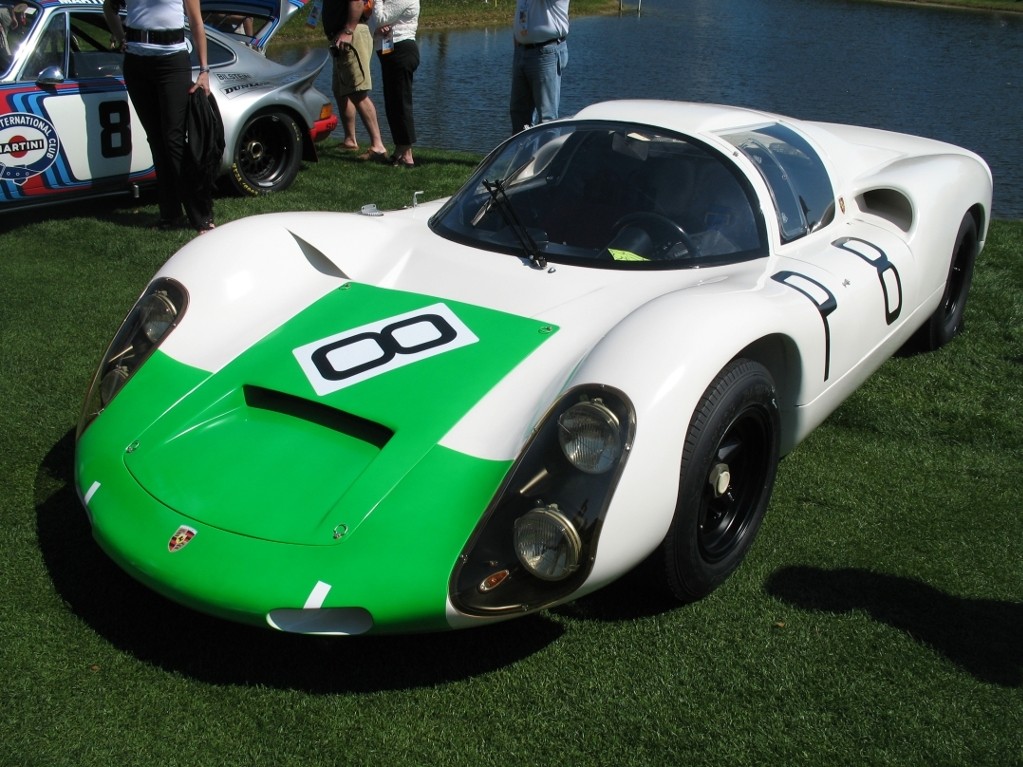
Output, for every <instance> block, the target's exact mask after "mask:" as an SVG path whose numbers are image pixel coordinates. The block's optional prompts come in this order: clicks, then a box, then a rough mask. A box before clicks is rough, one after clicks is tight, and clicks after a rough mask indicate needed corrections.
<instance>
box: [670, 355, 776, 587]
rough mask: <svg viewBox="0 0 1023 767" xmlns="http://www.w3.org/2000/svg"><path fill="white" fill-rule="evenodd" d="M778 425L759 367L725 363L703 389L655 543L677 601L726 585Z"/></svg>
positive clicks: (764, 491)
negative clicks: (669, 511)
mask: <svg viewBox="0 0 1023 767" xmlns="http://www.w3.org/2000/svg"><path fill="white" fill-rule="evenodd" d="M779 424H780V420H779V415H778V403H777V400H776V397H775V390H774V381H773V379H772V378H771V374H770V373H769V372H768V371H767V369H766V368H765V367H764V366H763V365H760V364H759V363H756V362H753V361H751V360H744V359H740V360H735V361H733V362H731V363H730V364H729V365H728V366H726V367H725V369H724V370H722V371H721V372H720V373H719V374H718V377H717V378H716V379H715V380H714V382H713V383H711V385H710V386H709V387H707V390H706V391H705V392H704V394H703V397H702V398H701V400H700V403H699V405H697V408H696V412H695V413H694V414H693V419H692V421H691V423H690V426H689V433H688V434H687V435H686V441H685V446H684V448H683V452H682V468H681V474H680V478H679V492H678V503H677V505H676V507H675V517H674V519H673V520H672V523H671V528H670V529H669V530H668V534H667V536H666V537H665V539H664V542H663V543H662V544H661V555H662V561H663V564H664V574H665V579H666V582H667V585H668V587H669V588H670V589H671V591H672V593H673V594H674V595H675V596H676V597H678V599H680V600H682V601H683V602H692V601H695V600H697V599H700V598H702V597H705V596H706V595H707V594H709V593H710V592H712V591H713V590H714V589H716V588H717V587H718V586H720V585H721V584H722V583H724V581H725V580H726V579H727V578H728V576H729V575H730V574H731V573H732V571H734V570H735V568H737V567H738V566H739V564H740V563H741V562H742V560H743V558H744V557H745V556H746V552H747V551H748V550H749V548H750V546H751V545H752V544H753V539H754V538H755V537H756V534H757V530H758V529H759V527H760V523H761V521H762V520H763V518H764V513H765V512H766V511H767V504H768V501H770V499H771V490H772V488H773V487H774V477H775V473H776V471H777V468H778V458H779V451H780V448H779V431H780V427H779Z"/></svg>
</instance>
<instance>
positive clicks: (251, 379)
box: [104, 283, 555, 545]
mask: <svg viewBox="0 0 1023 767" xmlns="http://www.w3.org/2000/svg"><path fill="white" fill-rule="evenodd" d="M553 332H555V329H553V328H551V327H550V326H546V325H544V324H543V323H540V322H537V321H536V320H531V319H527V318H522V317H517V316H514V315H509V314H504V313H501V312H495V311H493V310H489V309H485V308H481V307H477V306H472V305H468V304H460V303H457V302H452V301H443V300H438V299H437V298H434V297H429V296H423V295H418V294H413V293H405V292H399V291H393V290H386V289H382V288H375V287H372V286H368V285H361V284H351V283H349V284H346V285H344V286H342V287H341V288H339V289H337V290H334V291H332V292H331V293H330V294H328V295H327V296H324V297H323V298H322V299H320V300H319V301H317V302H316V303H315V304H313V305H312V306H310V307H309V308H308V309H306V310H305V311H303V312H301V313H300V314H298V315H296V316H295V317H293V318H292V319H291V320H289V321H287V322H285V323H284V324H283V325H281V326H280V327H279V328H278V329H277V330H275V331H274V332H273V333H271V334H270V335H268V336H267V337H266V338H264V339H263V340H262V341H260V342H259V343H257V344H255V345H253V346H252V347H251V348H250V349H248V350H247V351H245V352H244V353H243V354H241V355H239V357H238V358H236V359H235V360H233V361H232V362H230V363H229V364H228V365H226V366H225V367H224V369H223V370H221V371H219V372H217V373H216V374H214V375H211V376H209V377H208V378H207V380H205V381H203V382H202V383H201V384H199V385H198V386H195V379H194V373H193V372H192V371H191V370H190V369H183V370H182V371H181V375H177V376H175V375H173V374H169V373H170V371H169V370H167V369H165V368H166V367H168V365H167V364H166V363H167V362H169V361H168V360H166V359H165V358H162V359H159V361H156V360H157V358H156V357H154V359H153V360H151V361H150V362H149V363H147V365H146V366H144V368H143V369H142V370H140V371H139V374H138V376H139V380H138V381H131V382H129V385H128V386H126V387H125V390H124V391H122V392H121V394H120V395H119V396H118V398H117V399H116V400H115V401H114V403H112V405H111V408H110V409H111V410H113V409H115V408H118V409H120V408H122V407H124V408H130V409H131V410H134V411H135V412H134V415H133V416H131V417H129V421H131V420H134V422H135V423H143V424H144V423H151V424H152V425H151V426H150V427H149V428H148V429H145V430H144V431H142V433H140V434H137V435H132V438H131V440H129V441H136V442H137V444H136V445H135V446H134V448H133V450H132V452H131V453H130V454H128V455H127V456H126V458H125V463H126V466H127V467H128V469H129V471H130V472H131V473H132V474H133V475H134V477H135V478H136V480H137V481H138V482H139V483H140V484H141V485H142V486H143V487H145V488H146V490H147V491H148V492H149V493H151V494H152V495H153V496H155V497H156V498H159V499H160V500H161V501H162V502H163V503H165V504H167V505H168V506H170V507H171V508H173V509H175V510H177V511H178V512H179V513H181V514H185V515H187V516H189V517H191V518H193V519H196V520H198V521H201V522H203V523H206V524H209V525H212V526H214V527H217V528H220V529H223V530H227V531H231V532H234V533H237V534H241V535H245V536H250V537H255V538H263V539H267V540H276V541H282V542H289V543H303V544H314V545H330V544H332V543H334V542H335V540H336V539H335V537H334V536H335V534H336V531H337V530H338V529H339V528H338V525H339V524H342V525H343V526H344V528H343V529H345V530H348V531H354V529H355V528H357V527H358V526H359V525H360V524H362V522H363V520H365V519H366V517H367V516H368V515H369V514H370V513H371V512H373V510H374V508H375V507H376V506H377V505H378V504H380V503H381V502H382V500H383V499H385V498H387V497H388V495H389V494H390V493H392V492H393V491H394V490H395V488H397V487H398V486H399V485H400V484H401V483H402V481H403V479H404V478H405V477H406V475H408V473H409V472H411V471H412V469H413V468H414V467H415V466H416V465H417V463H418V462H420V461H421V460H422V459H423V457H424V456H425V455H427V453H428V452H429V451H430V450H431V449H432V448H434V446H436V445H437V444H438V442H439V441H440V439H441V438H443V436H444V435H445V434H446V433H447V432H448V431H449V430H450V429H451V428H452V427H453V426H454V424H455V423H457V422H458V420H459V419H460V418H461V417H462V416H463V415H464V414H465V413H466V412H467V411H468V410H469V409H471V408H472V407H473V406H474V405H475V404H476V403H477V402H478V401H479V400H480V399H481V398H482V397H483V396H484V395H485V394H486V393H487V392H488V391H490V389H491V388H493V386H495V385H496V384H497V383H498V382H499V381H500V380H501V379H502V378H503V377H504V376H506V375H507V374H508V373H509V372H510V371H511V370H512V369H513V368H514V367H515V366H516V365H518V364H519V363H520V362H521V361H522V360H523V359H525V358H526V357H527V356H528V355H529V354H530V353H532V352H533V351H534V350H535V349H537V348H538V347H539V346H540V345H541V344H542V343H543V342H544V341H545V340H546V339H547V338H550V337H551V335H552V333H553ZM150 365H152V366H153V367H154V368H157V367H159V368H160V369H161V370H162V373H163V375H161V377H160V379H159V384H156V385H157V386H158V387H159V389H160V390H161V394H160V398H161V399H162V400H168V399H169V400H170V401H174V400H176V399H178V398H182V399H181V401H180V402H178V403H177V404H176V405H175V406H174V407H172V408H171V409H170V410H168V411H167V412H165V413H164V414H163V415H162V416H161V415H160V410H153V409H151V408H150V406H149V405H148V404H147V399H146V398H145V395H144V393H143V392H144V391H145V389H146V388H148V386H153V385H154V384H149V385H148V386H133V384H136V383H138V384H142V383H143V381H144V379H145V378H146V376H144V373H145V372H147V371H146V368H148V367H149V366H150ZM353 370H354V371H355V373H354V374H351V373H352V371H353ZM331 376H333V377H335V379H336V380H333V381H331V380H329V379H330V378H331ZM353 378H357V379H358V380H348V379H353ZM179 381H180V384H181V386H180V389H179V390H178V391H177V392H175V393H174V394H168V392H170V391H174V389H175V388H177V386H178V382H179ZM324 381H326V382H327V384H326V385H324ZM339 382H340V383H341V384H343V385H341V386H340V387H339V386H337V384H338V383H339ZM193 387H194V388H193ZM317 388H319V392H320V393H318V392H317ZM190 389H191V391H190ZM129 392H131V393H132V394H131V395H129ZM135 397H137V398H138V399H137V400H136V401H135V403H134V404H133V403H132V400H133V399H135ZM122 398H123V400H124V401H123V402H122V401H121V400H122ZM106 415H107V414H104V417H106ZM154 419H156V420H155V422H154ZM417 492H418V493H448V492H451V489H450V488H445V487H444V483H441V482H438V483H435V484H434V485H433V486H430V485H425V486H423V487H420V488H417ZM487 500H488V499H480V508H481V509H482V508H483V507H484V506H485V505H486V501H487ZM390 513H392V514H397V515H400V514H414V513H415V511H414V509H409V510H407V511H401V510H399V509H395V508H392V510H391V512H390ZM394 523H395V524H403V522H402V521H401V520H399V519H396V520H394Z"/></svg>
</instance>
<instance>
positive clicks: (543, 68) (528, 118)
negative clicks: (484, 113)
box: [510, 0, 569, 133]
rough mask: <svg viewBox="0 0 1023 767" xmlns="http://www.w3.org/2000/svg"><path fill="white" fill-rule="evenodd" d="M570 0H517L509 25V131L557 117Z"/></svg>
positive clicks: (566, 49) (516, 131) (516, 130)
mask: <svg viewBox="0 0 1023 767" xmlns="http://www.w3.org/2000/svg"><path fill="white" fill-rule="evenodd" d="M568 4H569V0H516V6H515V18H514V19H513V21H512V29H513V31H514V34H515V51H514V53H513V54H512V82H511V100H510V112H511V124H512V133H518V132H519V131H520V130H522V129H523V128H528V127H529V126H530V125H535V124H537V123H542V122H547V121H548V120H556V119H557V117H558V105H559V104H560V102H561V75H562V73H563V72H564V71H565V67H566V66H568V42H567V40H568Z"/></svg>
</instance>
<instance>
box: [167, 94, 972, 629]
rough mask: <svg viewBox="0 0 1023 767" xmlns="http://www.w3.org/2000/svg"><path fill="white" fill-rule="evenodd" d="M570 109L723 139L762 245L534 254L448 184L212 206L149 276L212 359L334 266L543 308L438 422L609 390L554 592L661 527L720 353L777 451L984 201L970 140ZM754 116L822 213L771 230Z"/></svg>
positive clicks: (468, 430) (176, 354)
mask: <svg viewBox="0 0 1023 767" xmlns="http://www.w3.org/2000/svg"><path fill="white" fill-rule="evenodd" d="M570 122H572V123H579V122H582V123H589V122H594V123H600V124H604V123H606V124H609V125H615V124H624V125H627V126H628V125H633V126H643V127H645V126H654V127H656V128H657V129H658V130H660V131H664V132H667V133H670V134H674V133H677V134H680V135H683V136H686V137H692V138H693V139H696V140H698V141H699V142H702V143H703V144H704V145H705V146H706V147H708V148H710V149H711V150H712V151H717V152H719V153H720V154H721V155H722V156H724V157H726V158H728V161H730V162H732V163H734V165H735V166H736V168H737V170H738V173H739V174H741V175H742V176H744V178H745V179H746V182H747V183H748V185H749V188H750V189H752V190H753V191H754V193H755V195H756V198H757V199H758V200H759V201H760V206H761V209H762V212H763V214H764V215H763V221H764V225H765V227H766V248H765V250H764V252H763V254H762V257H758V258H751V259H746V260H740V261H738V262H735V263H721V264H710V265H707V266H705V267H702V268H679V269H657V270H621V269H616V268H591V266H589V265H577V264H575V263H571V262H566V261H559V260H557V259H556V258H555V257H553V256H552V257H551V261H550V262H549V263H548V264H546V265H544V268H537V267H536V265H535V264H531V263H529V261H528V259H525V258H520V257H509V256H508V255H503V254H495V253H489V252H483V251H481V250H479V249H477V248H474V247H471V246H469V245H467V244H464V243H461V242H456V241H453V240H452V239H449V238H445V237H442V236H439V235H438V234H437V233H436V231H431V226H430V221H431V218H434V217H438V216H441V215H442V214H443V209H444V206H445V204H446V202H447V201H446V200H439V201H435V202H430V203H427V204H422V205H417V206H414V207H410V208H407V209H404V210H400V211H393V212H386V213H384V214H383V215H360V214H335V213H282V214H274V215H269V216H261V217H256V218H250V219H246V220H244V221H239V222H235V223H230V224H227V225H225V226H222V227H219V228H218V229H217V230H216V232H214V233H212V234H211V235H210V236H206V237H202V238H199V239H197V240H194V241H192V242H191V243H189V244H188V245H186V246H185V247H184V248H183V249H182V250H181V251H180V252H179V253H177V254H176V255H175V256H174V257H173V258H171V259H170V260H169V261H168V262H167V263H166V265H165V266H164V267H163V268H162V269H161V270H160V272H159V273H158V275H157V279H159V278H170V279H173V280H175V281H177V282H179V283H180V284H182V285H184V286H186V287H187V290H188V296H189V306H188V312H187V315H186V318H185V320H184V321H182V322H181V323H180V324H179V325H178V327H176V328H175V330H174V332H173V333H170V334H169V335H168V336H167V337H166V339H165V340H164V341H163V343H162V345H161V347H160V348H161V350H162V352H164V353H165V354H167V355H169V356H170V357H172V358H174V359H175V360H177V361H178V362H180V363H182V364H184V365H187V366H190V367H193V368H196V369H200V370H203V371H210V372H211V373H216V371H218V370H220V369H222V368H224V366H226V365H228V364H229V363H230V362H231V361H232V360H234V359H235V358H237V357H238V355H240V354H242V353H243V352H244V351H245V350H246V349H248V348H250V347H252V346H253V345H254V344H257V343H258V342H259V341H260V339H263V338H264V337H266V336H267V335H268V334H270V333H271V332H272V331H274V329H275V328H277V327H278V326H280V325H281V323H282V322H283V321H285V320H286V319H287V318H290V317H293V316H295V315H296V314H298V313H300V312H301V311H302V310H303V309H304V308H305V307H307V306H309V305H311V304H312V303H313V302H315V301H317V300H318V299H320V298H322V297H323V296H325V295H327V294H329V293H330V292H331V291H334V290H336V289H337V288H338V286H339V285H342V284H344V283H346V282H353V283H366V284H370V285H373V286H376V287H380V288H385V289H388V290H395V291H407V292H410V293H416V294H425V295H428V296H432V297H435V298H436V299H437V300H439V301H444V302H459V303H465V304H471V305H474V306H482V307H486V308H488V309H492V310H495V311H498V312H503V313H507V314H510V315H516V316H520V317H528V318H532V319H535V320H537V321H539V322H542V323H549V324H550V325H551V326H555V327H557V329H558V332H557V333H556V334H555V335H553V337H551V338H550V339H549V340H547V341H546V342H545V343H543V345H542V346H540V348H538V349H537V350H536V351H535V352H533V353H532V354H531V355H529V356H528V357H527V358H526V359H524V360H523V361H522V362H521V363H520V364H518V365H517V366H516V367H515V368H514V369H513V370H512V371H511V372H510V373H509V374H508V375H507V376H505V377H504V378H503V379H502V380H500V382H499V383H498V384H497V385H496V386H494V387H493V388H492V389H490V391H489V392H488V393H487V394H486V395H485V396H484V397H482V398H481V399H480V400H479V401H478V402H477V403H476V404H475V405H474V406H472V407H471V408H469V409H468V410H467V412H465V413H464V415H463V416H462V417H461V418H460V419H459V420H458V421H457V423H455V424H454V426H453V427H452V428H450V429H449V430H448V431H447V433H446V434H445V436H444V437H443V439H442V440H441V445H443V446H444V447H447V448H450V449H451V450H454V451H457V452H459V453H463V454H467V455H471V456H475V457H478V458H480V459H483V460H488V461H507V462H513V461H515V460H516V459H517V457H518V456H520V454H522V452H523V450H524V447H525V446H526V445H527V444H528V442H529V440H530V439H531V437H532V436H533V434H534V433H535V431H536V430H537V428H538V424H539V423H540V422H541V421H542V420H543V418H544V414H545V413H546V412H547V411H548V409H549V408H550V406H551V403H552V402H555V401H557V400H558V399H559V397H560V396H561V395H563V394H564V393H565V392H567V391H570V390H573V389H574V388H575V387H588V386H599V387H611V388H612V389H615V390H618V391H620V392H624V393H625V394H626V395H627V397H628V400H629V401H630V402H631V403H632V405H633V406H634V408H635V433H634V438H633V439H632V442H631V445H630V446H629V447H628V448H627V449H628V460H627V463H626V464H625V466H624V469H623V470H622V472H621V476H620V478H619V480H618V483H617V486H616V487H615V489H614V491H613V495H612V497H611V499H610V502H609V505H608V507H607V510H606V513H605V515H604V517H603V521H602V525H603V527H602V530H601V531H600V534H599V540H598V542H597V544H596V551H594V552H592V553H591V559H592V562H591V569H590V570H589V572H588V575H587V576H586V578H585V582H584V583H582V584H581V585H580V586H579V587H578V588H576V589H574V590H573V591H572V592H571V593H570V594H567V595H563V596H560V597H558V598H557V599H556V600H555V602H562V601H567V600H568V599H575V598H577V597H579V596H580V595H582V594H585V593H588V592H591V591H593V590H595V589H597V588H599V587H601V586H603V585H605V584H607V583H608V582H610V581H612V580H614V579H615V578H617V577H619V576H621V575H622V574H623V573H625V572H626V571H628V570H629V569H631V568H632V567H634V566H635V565H637V564H638V563H640V562H641V561H643V560H644V559H646V558H647V557H648V556H649V555H650V554H651V552H653V551H655V550H656V549H657V548H658V546H660V545H662V542H663V541H665V539H666V537H667V536H669V534H670V531H671V529H672V525H673V519H675V517H676V509H677V506H678V504H679V492H680V485H679V471H680V470H679V467H680V464H681V463H682V460H683V451H684V448H685V444H684V443H685V437H686V435H687V433H688V432H689V431H690V429H691V428H692V422H693V419H694V413H695V412H697V410H698V409H699V407H700V401H701V398H702V397H703V396H704V394H705V391H706V390H707V389H708V386H709V385H710V384H711V383H712V382H714V381H715V377H716V376H718V375H719V373H720V372H721V371H722V370H723V369H724V368H726V366H728V365H729V364H730V362H731V361H734V360H736V359H737V358H745V359H750V360H753V361H755V362H756V363H757V364H758V365H760V366H763V368H765V369H766V370H767V371H769V372H770V376H771V377H772V378H773V381H774V384H775V391H776V395H775V396H776V400H777V406H778V412H779V416H780V434H779V444H780V453H781V454H784V453H787V452H788V451H790V450H792V449H793V448H794V447H795V446H796V445H797V444H798V443H799V442H800V441H801V440H802V439H803V438H804V437H806V436H807V435H808V434H809V433H810V432H811V431H812V430H813V429H814V428H815V427H816V426H817V425H819V424H820V423H821V422H822V421H823V420H824V419H825V418H827V417H828V415H829V414H830V413H832V412H833V411H834V410H835V408H837V407H838V406H839V404H841V403H842V402H843V401H844V400H845V399H846V398H847V397H848V396H849V395H850V394H851V393H852V392H853V391H855V390H856V388H857V387H858V386H859V385H860V384H861V383H862V382H863V381H864V380H865V379H866V378H867V377H868V376H869V375H871V373H873V372H874V371H875V370H876V369H877V368H878V367H879V366H880V365H881V364H882V363H883V362H884V361H885V360H887V359H888V358H889V357H890V356H892V355H893V354H894V353H895V352H896V351H898V350H899V349H900V348H901V347H903V346H904V345H905V344H907V342H909V341H910V339H911V337H913V336H914V334H916V333H918V332H919V331H920V328H921V326H926V325H927V323H928V322H929V321H931V318H932V317H933V316H934V315H935V313H936V312H939V311H940V308H941V304H942V301H943V296H946V297H947V294H946V283H947V282H948V281H949V275H950V263H951V261H952V258H953V250H954V244H955V243H956V242H957V233H959V231H960V227H961V225H963V223H964V221H965V220H966V218H969V219H970V220H971V221H972V222H973V226H975V228H976V239H977V247H976V252H979V250H980V248H981V247H982V246H983V240H984V237H985V235H986V231H987V225H988V218H989V215H990V204H991V175H990V171H989V170H988V168H987V166H986V164H985V163H984V162H983V160H981V159H980V158H979V157H977V156H976V155H975V154H973V153H971V152H969V151H966V150H963V149H961V148H958V147H954V146H950V145H948V144H944V143H940V142H937V141H932V140H928V139H923V138H916V137H910V136H905V135H900V134H894V133H888V132H883V131H878V130H872V129H866V128H858V127H849V126H839V125H830V124H824V123H813V122H801V121H798V120H793V119H790V118H785V117H781V116H778V115H774V114H767V113H762V112H755V111H750V110H745V109H738V108H732V107H722V106H716V105H708V104H685V103H666V102H655V101H619V102H608V103H603V104H597V105H595V106H592V107H589V108H587V109H584V110H583V111H582V112H580V113H579V114H578V115H576V116H575V117H574V118H572V120H571V121H570ZM774 124H779V125H783V126H786V127H787V128H788V129H791V130H792V131H795V132H797V133H798V134H799V135H800V136H802V137H803V138H804V139H805V140H806V141H807V142H809V144H810V146H812V148H813V150H814V151H815V152H816V153H817V154H818V155H819V157H820V159H821V161H822V162H823V165H824V167H825V169H826V172H827V174H828V177H829V178H830V180H831V184H832V187H833V197H834V210H833V211H832V212H831V214H829V215H831V217H830V219H829V220H827V221H826V223H825V224H823V225H821V226H820V227H819V228H817V229H816V230H815V231H809V232H806V233H805V234H804V235H803V236H799V237H797V238H795V239H792V241H790V242H783V239H784V238H783V234H782V231H781V229H780V227H781V224H780V219H779V217H778V216H777V215H776V214H775V211H774V209H773V208H772V199H773V195H774V191H773V190H772V189H771V188H770V187H769V185H768V183H767V182H766V181H765V177H764V176H763V175H762V174H761V173H760V172H759V171H758V169H757V167H756V165H755V163H754V162H752V161H751V160H750V158H749V157H747V156H746V155H745V154H743V153H742V152H740V151H738V150H737V148H736V146H735V144H734V143H732V142H730V141H729V140H728V139H727V138H726V136H728V135H731V134H734V133H735V132H736V131H739V130H742V129H746V128H749V127H756V126H762V125H774ZM554 125H557V124H554ZM544 127H545V126H540V127H538V128H535V129H533V130H534V131H541V130H542V129H544ZM500 151H501V150H500V149H498V150H495V153H494V155H492V157H494V156H497V155H498V154H499V153H500ZM367 202H368V201H367ZM339 232H343V233H344V236H343V237H339V236H338V233H339ZM973 255H974V256H975V255H976V253H974V254H973ZM969 266H970V269H972V260H971V263H970V264H969ZM966 287H967V288H968V280H967V286H966ZM964 299H965V293H964V294H963V295H962V296H961V297H960V298H959V299H957V300H958V301H961V300H964ZM959 309H960V310H961V305H960V306H959ZM953 330H954V331H957V330H958V326H957V327H956V328H954V329H953ZM325 334H326V331H325ZM464 375H465V376H466V377H471V376H472V375H473V371H471V370H466V371H465V373H464ZM452 386H454V387H457V386H458V382H457V381H453V382H452ZM410 396H413V397H414V396H416V393H414V392H410ZM422 396H423V397H430V396H434V395H433V394H431V393H423V395H422ZM881 481H883V479H882V480H881ZM506 617H510V616H509V615H508V614H500V615H495V616H489V615H479V614H477V615H469V614H466V612H465V611H464V610H463V609H460V607H459V606H458V605H456V604H455V603H453V602H452V601H451V599H450V597H449V599H448V603H447V621H448V623H449V624H450V625H451V626H452V627H463V626H471V625H477V624H479V623H481V622H486V621H489V620H494V619H503V618H506ZM327 633H330V632H327ZM342 633H343V632H342Z"/></svg>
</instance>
